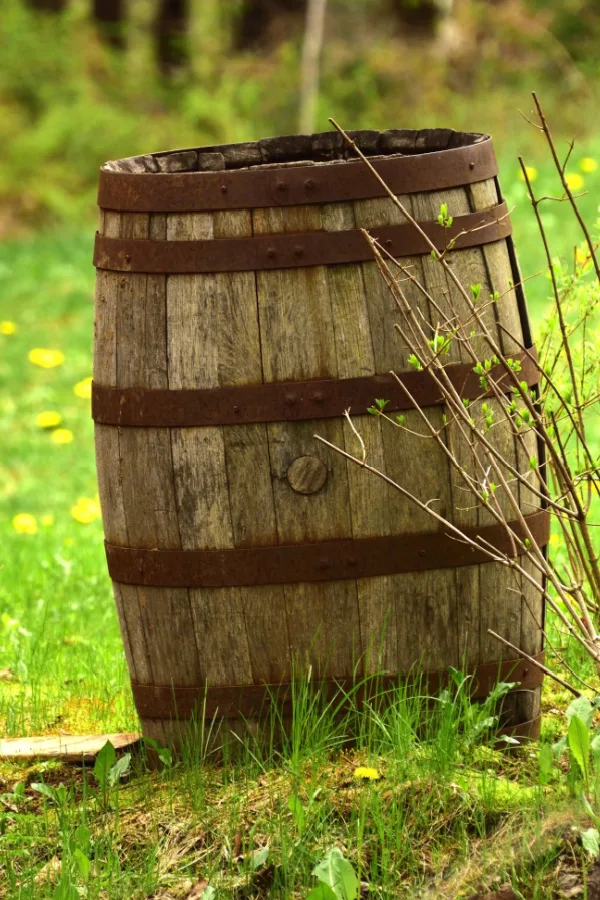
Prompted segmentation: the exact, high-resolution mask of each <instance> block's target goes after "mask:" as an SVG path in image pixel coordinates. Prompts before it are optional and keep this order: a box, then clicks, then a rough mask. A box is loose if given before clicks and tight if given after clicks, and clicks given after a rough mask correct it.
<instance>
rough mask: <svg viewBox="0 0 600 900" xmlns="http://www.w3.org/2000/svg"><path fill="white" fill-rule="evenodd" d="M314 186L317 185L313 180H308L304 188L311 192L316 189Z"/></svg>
mask: <svg viewBox="0 0 600 900" xmlns="http://www.w3.org/2000/svg"><path fill="white" fill-rule="evenodd" d="M314 186H315V183H314V181H313V180H312V178H307V179H306V181H305V182H304V187H305V188H306V190H307V191H311V190H312V189H313V188H314Z"/></svg>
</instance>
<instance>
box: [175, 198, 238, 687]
mask: <svg viewBox="0 0 600 900" xmlns="http://www.w3.org/2000/svg"><path fill="white" fill-rule="evenodd" d="M212 237H214V217H213V214H212V213H197V214H181V215H180V214H177V215H169V216H168V217H167V239H168V240H199V239H209V238H212ZM218 278H219V276H217V275H212V274H211V275H171V276H169V278H168V280H167V346H168V364H169V366H168V376H169V387H170V388H171V389H175V390H182V389H190V388H208V387H217V386H218V384H219V328H220V326H221V324H222V320H221V315H220V304H219V295H218V291H217V280H218ZM171 445H172V454H173V473H174V480H175V495H176V507H177V520H178V526H179V532H180V535H181V545H182V547H183V549H184V550H194V549H225V548H230V547H232V546H233V534H232V524H231V515H230V511H229V495H228V488H227V477H226V467H225V444H224V439H223V428H222V427H220V426H217V427H204V428H176V429H175V428H174V429H172V430H171ZM189 596H190V602H191V614H192V620H191V622H190V625H192V623H193V627H192V628H191V632H192V634H194V633H195V638H196V642H197V647H198V671H197V672H196V674H195V676H194V683H197V684H201V683H203V682H207V683H208V684H209V685H211V684H246V683H248V682H249V681H251V678H252V674H251V668H250V657H249V652H248V640H247V635H246V628H245V622H244V617H243V610H242V606H241V602H240V597H239V594H238V593H237V592H236V591H235V590H234V589H232V588H224V589H211V588H199V589H191V590H190V591H189Z"/></svg>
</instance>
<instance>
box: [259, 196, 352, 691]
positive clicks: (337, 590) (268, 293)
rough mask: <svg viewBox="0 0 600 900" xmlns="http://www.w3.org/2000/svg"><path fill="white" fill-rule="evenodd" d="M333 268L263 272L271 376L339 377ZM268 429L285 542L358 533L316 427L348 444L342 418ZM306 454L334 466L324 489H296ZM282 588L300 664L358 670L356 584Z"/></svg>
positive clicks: (264, 217)
mask: <svg viewBox="0 0 600 900" xmlns="http://www.w3.org/2000/svg"><path fill="white" fill-rule="evenodd" d="M252 220H253V231H254V234H272V233H280V232H285V233H293V232H301V231H315V230H318V229H320V228H321V227H322V221H323V220H322V212H321V209H320V207H318V206H299V207H291V208H287V209H286V210H285V211H283V210H280V209H265V210H262V209H261V210H254V212H253V217H252ZM328 274H329V273H328V270H327V269H326V268H325V267H324V266H316V267H312V268H300V269H294V270H289V271H286V272H283V271H275V272H266V271H265V272H258V273H257V296H258V307H259V319H260V329H261V348H262V358H263V371H264V375H265V380H266V381H284V380H294V379H298V380H300V379H308V378H319V377H325V378H328V377H329V378H335V377H338V363H337V355H336V341H335V330H334V319H333V314H332V305H331V298H330V293H329V286H328ZM299 335H302V340H301V341H300V340H299ZM267 430H268V435H269V453H270V460H271V474H272V479H273V497H274V501H275V514H276V521H277V535H278V540H279V541H280V542H282V543H284V542H290V541H291V542H297V541H318V540H327V539H333V538H338V537H349V536H351V534H352V522H351V516H350V508H349V483H348V471H347V466H346V462H345V460H344V459H343V458H342V457H340V456H338V455H336V454H335V453H332V452H331V451H329V450H327V448H325V447H324V446H323V445H322V444H319V443H318V442H317V441H316V440H315V438H314V434H315V433H318V434H321V435H322V436H323V437H325V438H326V439H327V440H328V441H330V442H331V443H333V444H336V445H338V446H340V445H342V444H343V440H344V438H343V426H342V423H341V422H340V421H339V420H335V419H328V420H321V421H319V422H314V421H305V422H293V423H292V422H288V423H282V422H277V423H272V424H269V425H268V426H267ZM300 456H314V457H316V458H317V459H320V460H321V461H322V462H323V464H324V465H325V466H326V467H327V472H328V477H327V481H326V482H325V485H324V487H323V489H322V490H320V491H319V492H318V493H316V494H312V495H310V496H305V495H302V494H298V493H296V492H295V491H293V490H292V489H291V488H290V485H289V483H288V481H287V478H286V474H287V470H288V469H289V467H290V465H291V463H292V462H293V461H294V459H297V458H298V457H300ZM284 594H285V604H286V611H287V620H288V626H289V638H290V648H291V654H292V658H293V659H294V660H295V661H297V663H298V665H299V666H301V667H302V668H303V669H304V668H305V667H306V666H307V665H310V666H312V668H313V671H314V672H316V673H319V674H323V675H324V674H327V675H328V676H329V677H335V676H339V675H340V674H341V673H342V672H345V673H346V674H347V673H348V672H352V671H354V669H355V667H356V666H357V665H358V664H359V661H360V657H361V652H362V651H361V641H360V625H359V614H358V601H357V592H356V583H355V582H354V581H351V580H348V581H340V582H324V583H322V584H320V585H319V584H314V583H313V584H290V585H286V586H285V588H284Z"/></svg>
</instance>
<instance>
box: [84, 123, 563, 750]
mask: <svg viewBox="0 0 600 900" xmlns="http://www.w3.org/2000/svg"><path fill="white" fill-rule="evenodd" d="M353 136H354V138H355V140H356V141H357V144H358V146H359V147H360V148H361V149H362V151H363V153H364V154H365V155H367V156H369V157H372V160H373V164H374V166H375V167H376V169H377V171H378V172H379V173H380V175H381V176H382V177H383V178H384V179H385V181H386V182H387V184H388V185H389V186H390V187H391V188H392V190H393V191H394V192H395V193H396V194H397V195H399V196H400V197H401V199H402V203H403V204H404V205H405V208H406V209H407V210H409V212H411V213H412V215H413V216H414V217H415V219H417V220H418V221H419V222H421V223H424V228H425V230H426V231H427V234H428V235H429V236H430V237H431V238H432V239H433V240H434V241H435V242H437V243H438V244H439V246H440V249H441V248H442V247H443V246H445V245H446V242H447V241H448V239H449V237H451V236H458V237H457V242H456V244H455V248H454V250H453V251H452V253H451V255H450V259H451V261H452V266H453V267H454V271H456V272H457V273H458V274H459V275H460V277H461V278H463V280H464V282H465V284H466V285H470V284H481V285H482V291H483V292H484V293H485V295H486V296H489V295H491V294H493V293H494V292H497V297H498V298H499V299H498V300H497V302H496V303H494V304H489V308H490V317H489V322H488V325H489V327H490V328H491V329H492V330H493V333H494V335H495V337H496V338H497V340H498V341H499V342H500V345H501V346H502V347H503V349H504V350H505V351H506V352H507V353H509V352H510V353H511V354H512V356H513V357H515V358H519V359H521V360H522V363H523V376H521V377H531V378H532V380H533V381H534V380H535V378H534V377H533V376H532V374H531V372H529V371H528V368H527V356H526V354H525V353H524V352H523V347H528V346H530V344H531V336H530V332H529V326H528V323H527V317H526V311H525V302H524V297H523V293H522V288H521V287H520V286H519V284H518V283H519V275H518V271H517V268H516V261H515V255H514V251H513V247H512V243H511V238H510V223H509V220H508V217H507V214H506V206H505V204H504V203H503V201H502V197H501V195H500V190H499V186H498V181H497V178H496V176H497V165H496V160H495V157H494V152H493V148H492V142H491V140H490V138H489V137H487V136H485V135H478V134H463V133H457V132H453V131H450V130H431V131H419V132H412V131H388V132H384V133H381V134H380V133H378V132H357V133H354V135H353ZM442 203H446V204H447V208H448V211H449V213H451V214H452V216H453V217H454V222H453V224H452V227H451V229H449V230H448V229H444V228H442V227H441V226H439V225H438V224H437V222H436V220H437V217H438V214H439V210H440V206H441V204H442ZM99 205H100V208H101V220H100V231H99V234H98V235H97V242H96V252H95V264H96V266H97V268H98V275H97V294H96V324H95V328H96V333H95V355H94V360H95V361H94V384H93V395H92V396H93V415H94V419H95V422H96V451H97V464H98V477H99V482H100V497H101V503H102V513H103V521H104V530H105V537H106V550H107V558H108V565H109V571H110V574H111V577H112V579H113V582H114V592H115V599H116V605H117V609H118V614H119V620H120V625H121V631H122V635H123V641H124V645H125V651H126V654H127V661H128V664H129V669H130V673H131V680H132V686H133V693H134V697H135V701H136V705H137V708H138V711H139V713H140V717H141V719H142V723H143V727H144V730H145V732H146V734H148V735H150V736H154V737H156V738H159V739H161V740H166V741H167V743H174V742H175V736H176V734H177V726H176V720H182V719H183V720H185V718H186V717H189V716H190V715H192V714H193V713H194V710H196V711H197V710H198V709H200V710H201V711H202V712H201V714H202V713H204V714H205V715H207V716H213V715H217V716H218V717H228V718H230V719H239V718H240V717H245V718H252V717H253V716H255V715H256V714H257V712H258V711H259V710H260V709H261V708H263V703H264V698H265V691H266V689H265V685H269V686H270V688H269V691H270V692H272V694H273V695H278V696H280V697H281V698H282V700H283V699H284V698H285V697H287V699H286V700H285V702H289V692H288V694H287V695H286V685H289V682H290V679H291V677H292V669H293V666H294V665H295V664H298V665H299V666H300V667H302V666H304V665H306V664H311V665H312V667H313V672H315V673H317V672H318V673H320V675H322V676H323V677H324V678H327V679H331V680H335V681H336V682H337V683H341V684H345V683H346V684H347V683H350V682H351V681H352V679H353V678H354V677H356V674H357V673H358V674H359V675H360V674H361V673H367V674H368V673H370V672H374V671H383V672H386V673H388V675H389V676H391V677H392V678H394V677H397V676H398V675H399V674H402V673H406V672H408V671H409V670H410V669H411V667H413V666H414V664H415V663H416V662H420V664H421V665H422V666H424V667H425V668H426V669H427V670H429V671H431V672H443V671H444V670H447V667H448V666H449V665H452V666H460V665H463V664H466V665H468V666H469V667H471V669H472V670H473V671H474V672H475V675H476V683H477V684H478V685H479V687H478V689H477V696H482V695H484V694H485V692H486V691H487V690H489V688H490V685H491V684H492V683H493V681H494V679H495V678H496V677H497V676H498V674H500V675H502V676H504V677H507V676H508V675H510V677H511V680H514V681H519V682H520V683H521V689H520V692H516V693H515V694H514V696H512V697H510V698H509V699H508V701H507V703H506V706H505V716H506V724H507V725H508V726H511V727H513V728H515V730H516V733H519V734H535V733H536V730H537V728H538V725H539V690H540V683H541V678H540V675H539V670H538V669H536V668H535V667H534V666H532V665H531V664H529V663H526V662H525V663H524V662H523V661H515V659H514V657H515V654H514V651H512V652H511V651H510V650H506V648H504V647H503V645H501V644H500V643H499V642H497V641H496V640H495V639H494V638H493V637H491V636H490V635H489V634H488V628H492V629H493V630H495V631H496V632H499V633H500V634H502V635H503V636H504V637H505V638H507V639H508V640H509V641H511V642H512V643H513V644H514V645H517V646H519V647H520V648H521V649H523V650H524V651H526V652H527V653H529V654H532V655H540V656H541V653H542V631H541V628H542V622H543V606H542V599H541V596H540V594H539V592H537V591H536V590H535V588H533V587H532V585H531V584H530V583H528V581H527V580H526V579H525V578H524V577H521V580H520V581H519V582H518V583H517V584H516V587H515V578H514V574H513V573H511V572H510V571H508V570H507V569H506V568H503V567H502V566H501V565H499V564H497V563H492V562H489V561H488V560H487V557H486V556H485V555H484V554H482V553H481V554H480V553H478V552H474V551H473V550H472V548H469V547H468V546H466V545H465V544H461V543H460V542H457V541H456V540H454V539H453V538H452V536H449V535H448V534H446V533H444V530H443V528H442V529H440V528H439V527H436V523H435V522H434V521H433V520H432V519H431V518H430V517H429V516H428V515H427V513H425V512H423V511H422V510H420V509H418V508H416V507H415V506H414V504H411V502H410V501H409V500H407V499H405V498H404V497H403V496H402V495H400V494H399V493H398V492H397V491H396V490H394V489H393V488H392V487H389V486H387V485H386V484H384V483H383V482H381V481H380V480H378V479H377V478H376V477H375V476H374V475H371V474H369V473H367V472H364V471H361V470H360V468H358V467H356V466H354V465H353V464H352V463H349V462H348V461H347V460H346V459H344V458H343V457H342V456H340V455H338V454H336V453H335V452H334V451H332V450H330V449H328V448H327V447H326V446H324V445H323V444H322V443H319V442H317V441H316V440H315V437H314V435H315V433H318V434H320V435H322V436H323V437H325V438H326V439H327V440H328V441H330V442H331V443H333V444H335V445H337V446H341V447H347V448H348V449H349V450H350V451H351V452H355V451H356V443H355V439H354V436H353V435H352V433H351V430H350V428H349V427H348V425H347V423H344V420H343V418H342V415H343V412H344V410H345V409H346V408H348V407H350V408H351V410H352V414H353V416H356V419H355V421H356V425H357V427H358V429H359V430H361V431H362V432H363V434H364V435H365V438H366V441H367V448H368V453H369V460H370V461H371V462H372V463H373V464H374V465H375V466H377V467H380V468H381V469H383V470H384V471H385V472H387V473H388V474H389V475H390V476H391V477H392V478H394V479H396V480H397V481H399V482H400V483H402V484H404V485H407V486H409V487H410V488H411V489H412V490H413V491H414V492H415V493H416V494H417V495H418V496H419V497H420V498H421V499H422V500H424V501H427V500H433V499H435V501H436V509H437V511H438V512H440V513H441V514H442V515H446V516H448V517H449V518H450V519H451V520H453V521H454V522H455V523H457V524H460V525H461V526H464V527H466V528H471V529H472V530H473V533H477V534H479V535H481V536H483V537H484V538H485V539H486V540H488V541H490V543H492V544H495V545H497V546H499V547H501V546H504V545H505V544H506V537H505V536H503V530H502V528H501V527H500V528H499V527H498V526H497V525H495V524H494V522H493V520H492V519H491V518H490V517H489V513H486V512H485V510H484V511H481V510H479V512H478V511H477V510H476V509H474V508H473V505H472V504H470V503H469V502H465V500H464V491H463V490H462V489H461V487H460V485H457V478H456V476H455V474H453V473H452V472H451V471H450V468H449V465H448V461H447V459H446V457H445V456H444V454H443V453H442V452H441V450H440V448H439V447H436V445H435V444H434V443H433V442H431V441H429V442H427V443H424V442H423V440H422V439H420V438H419V437H416V436H414V435H412V434H411V433H410V429H408V430H399V429H393V428H383V427H382V424H385V423H382V422H381V420H380V419H377V418H374V417H372V416H369V415H367V414H366V410H367V407H368V406H370V405H371V404H372V402H373V399H374V398H375V397H382V396H385V397H388V398H389V399H390V400H391V406H390V407H389V408H390V409H402V408H406V405H407V404H406V397H405V395H404V394H403V392H402V391H400V390H398V388H397V386H395V383H394V382H393V379H391V377H390V376H389V375H388V374H387V373H389V372H390V370H394V371H395V372H400V373H402V372H404V371H406V370H407V369H410V366H409V364H408V360H407V355H408V350H407V348H406V346H405V345H404V344H403V342H402V340H401V339H400V337H399V336H398V334H397V333H396V331H395V328H394V324H395V322H396V321H397V320H398V314H397V309H396V307H395V304H394V300H393V298H392V297H391V295H390V293H389V290H388V288H387V286H386V284H385V283H384V280H383V279H382V277H381V274H380V273H379V271H378V270H377V265H376V263H375V262H374V261H373V255H372V250H371V248H370V247H369V245H368V243H367V241H366V240H365V237H364V235H363V234H362V233H361V231H360V229H363V228H366V229H369V230H370V232H371V233H372V234H373V235H375V236H377V237H378V238H379V239H380V241H381V242H382V245H383V246H384V247H385V248H386V249H387V250H388V251H389V252H390V253H391V254H392V255H393V256H395V257H399V258H403V259H406V258H408V260H409V263H410V265H411V267H412V271H413V272H414V274H415V275H416V276H417V278H418V279H419V280H421V282H422V283H423V284H424V285H425V287H426V288H427V290H428V291H429V293H431V294H432V295H435V296H436V297H437V298H438V303H439V304H441V305H442V306H443V303H444V298H445V297H447V296H448V292H449V291H451V288H452V286H451V285H449V283H447V281H446V278H447V276H446V274H445V273H444V271H443V269H441V267H440V266H439V264H438V263H437V262H436V261H435V260H434V259H432V257H431V255H430V247H429V246H428V245H427V243H426V242H425V241H424V240H423V238H422V236H420V235H419V234H418V232H417V231H416V230H415V229H414V228H413V227H412V226H411V225H410V224H407V222H406V221H404V220H403V216H402V214H401V213H400V211H399V210H398V209H397V207H396V206H395V205H394V204H393V202H392V201H391V200H390V198H389V197H387V196H386V195H385V191H384V189H383V188H382V186H381V184H380V183H379V181H378V180H377V178H376V177H375V176H374V175H373V173H372V172H371V171H370V170H369V168H368V166H367V165H366V163H365V162H364V161H363V160H360V159H357V158H356V157H355V154H353V151H351V150H348V149H347V145H346V144H345V143H344V141H343V139H342V138H341V137H340V135H338V134H337V133H333V134H318V135H312V136H308V137H303V136H296V137H285V138H273V139H267V140H263V141H259V142H258V143H252V144H243V145H240V144H238V145H229V146H221V147H210V148H206V149H199V150H195V149H194V150H185V151H176V152H172V153H157V154H153V155H149V156H144V157H136V158H132V159H126V160H121V161H118V162H110V163H107V164H106V165H105V166H103V167H102V170H101V179H100V193H99ZM514 285H516V287H514ZM406 290H407V291H409V292H411V293H409V295H410V296H411V297H412V298H414V303H415V304H416V305H418V306H419V308H420V309H421V310H422V312H423V316H424V317H425V318H427V317H428V316H429V317H431V315H432V314H433V312H432V310H431V309H430V308H428V307H427V305H426V304H425V303H424V301H423V297H422V294H421V293H419V291H418V290H417V288H416V287H414V286H413V285H411V284H407V286H406ZM505 329H507V330H508V332H510V333H511V334H512V335H513V338H510V337H508V336H507V331H506V330H505ZM453 354H454V355H453ZM449 364H452V367H453V368H452V371H453V373H454V374H453V377H456V379H457V382H456V383H457V384H458V383H460V384H461V385H463V386H465V385H467V384H471V385H472V383H473V381H474V387H473V386H472V387H471V389H472V390H474V394H473V396H475V395H476V394H478V393H479V392H480V390H481V389H480V387H479V384H478V380H477V378H475V379H473V377H472V368H473V364H472V361H469V360H468V359H465V358H463V357H461V352H460V347H459V346H457V347H456V348H453V349H452V350H451V353H450V354H449ZM469 377H470V381H469ZM410 378H412V379H413V381H412V382H411V384H412V385H413V390H414V392H415V393H416V395H417V396H418V397H419V400H420V402H421V403H422V405H424V406H431V409H429V411H428V414H430V415H431V417H432V420H438V421H440V422H441V417H442V415H443V413H444V410H443V407H442V406H440V405H439V397H438V396H437V394H436V392H435V391H434V392H433V393H432V391H431V386H430V385H429V387H428V384H427V383H426V379H425V378H424V375H423V373H419V372H415V371H414V370H411V375H410ZM466 389H467V390H468V389H469V388H466ZM428 391H429V393H428ZM496 402H498V401H496V400H490V403H492V404H493V403H496ZM417 415H418V414H417V413H416V412H414V411H407V412H406V417H407V423H408V424H411V425H412V426H413V429H414V430H417V431H418V430H419V425H418V421H417V419H416V418H411V417H414V416H417ZM436 417H437V419H436ZM526 440H527V441H532V442H533V443H532V444H531V445H530V446H531V455H535V453H536V449H535V438H534V436H533V433H531V435H528V436H527V438H526ZM511 441H512V438H511V439H509V440H508V442H507V441H506V440H505V444H506V446H504V447H503V452H504V453H505V455H506V454H508V456H509V459H511V458H512V456H514V465H515V466H516V467H519V468H520V469H521V470H523V471H528V470H529V466H528V455H527V453H524V452H523V448H522V447H519V446H517V444H516V443H515V442H514V441H512V443H511ZM511 455H512V456H511ZM526 457H527V458H526ZM530 477H531V478H532V479H533V478H536V477H537V476H536V474H535V472H532V473H531V474H530ZM515 491H518V499H519V503H520V507H521V509H522V510H523V512H524V514H525V515H526V516H527V520H528V522H529V524H530V527H531V528H532V529H534V531H535V534H536V535H537V536H538V538H539V540H540V542H542V543H543V541H544V532H545V530H547V514H546V513H545V512H544V511H541V510H540V508H539V507H540V501H539V496H538V495H536V494H535V493H534V492H532V491H531V490H529V489H528V488H527V486H526V485H520V486H518V488H517V487H515ZM508 512H510V510H509V511H508ZM507 514H508V513H507ZM486 516H487V518H486ZM509 517H510V516H509ZM512 518H514V515H513V516H512ZM503 542H504V543H503ZM505 549H506V548H505ZM525 565H527V563H525Z"/></svg>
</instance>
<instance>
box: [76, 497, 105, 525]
mask: <svg viewBox="0 0 600 900" xmlns="http://www.w3.org/2000/svg"><path fill="white" fill-rule="evenodd" d="M71 515H72V516H73V518H74V519H75V521H77V522H81V524H82V525H89V524H90V522H93V521H94V520H95V519H98V518H99V517H100V504H99V503H98V501H97V500H95V499H94V498H92V497H79V499H78V500H77V503H76V504H75V505H74V506H72V507H71Z"/></svg>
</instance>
